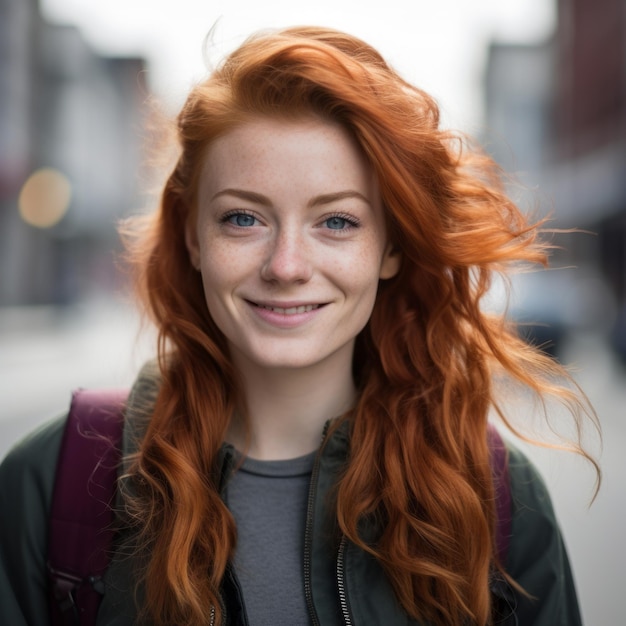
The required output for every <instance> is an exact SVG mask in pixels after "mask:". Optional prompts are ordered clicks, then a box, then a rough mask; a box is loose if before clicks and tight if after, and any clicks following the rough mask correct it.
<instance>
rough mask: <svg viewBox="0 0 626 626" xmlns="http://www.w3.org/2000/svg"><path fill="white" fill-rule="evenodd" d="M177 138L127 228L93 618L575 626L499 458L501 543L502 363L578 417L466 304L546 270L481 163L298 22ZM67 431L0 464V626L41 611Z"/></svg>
mask: <svg viewBox="0 0 626 626" xmlns="http://www.w3.org/2000/svg"><path fill="white" fill-rule="evenodd" d="M177 130H178V136H179V140H180V156H179V158H178V161H177V163H176V166H175V167H174V170H173V171H172V173H171V175H170V176H169V178H168V180H167V182H166V184H165V188H164V190H163V193H162V198H161V205H160V208H159V210H158V212H156V213H155V214H154V215H152V216H150V217H149V218H147V219H144V220H143V221H142V222H141V223H139V226H141V228H139V227H138V228H136V229H134V231H133V232H134V235H133V236H134V239H133V241H132V258H133V262H134V263H135V267H136V268H137V277H138V285H139V293H140V296H141V298H142V300H143V302H144V304H145V305H146V307H147V310H148V312H149V313H150V315H151V316H152V318H153V320H154V322H155V323H156V325H157V328H158V330H159V344H158V353H159V358H158V361H157V362H155V363H152V364H149V365H147V366H146V368H145V369H144V370H143V371H142V373H141V374H140V376H139V378H138V380H137V383H136V384H135V386H134V388H133V390H132V392H131V395H130V398H129V401H128V406H127V409H126V415H125V420H126V421H125V433H124V450H123V454H124V467H123V468H122V469H121V470H120V480H119V485H118V487H119V488H118V501H119V502H120V507H119V512H118V513H119V519H118V523H117V527H118V529H119V532H118V535H117V539H116V543H115V549H114V554H113V560H112V563H111V565H110V567H109V569H108V571H107V574H106V579H105V589H104V595H103V599H102V603H101V605H100V610H99V614H98V622H97V623H98V624H99V625H104V624H107V625H109V624H110V625H113V624H115V625H126V624H128V625H130V624H134V623H147V624H159V625H165V624H168V625H171V624H178V625H183V624H185V625H189V624H252V625H256V624H263V625H264V624H274V625H276V624H286V625H290V626H292V625H294V624H322V625H324V626H326V625H338V624H358V625H366V624H385V625H392V624H420V625H424V626H425V625H426V624H433V625H439V626H443V625H446V626H450V625H458V626H460V625H465V624H480V625H485V624H509V625H513V624H520V625H521V624H524V625H530V624H533V625H537V626H541V625H545V626H554V625H556V624H564V625H565V624H567V625H568V626H572V625H575V624H579V623H580V616H579V611H578V607H577V601H576V594H575V590H574V585H573V581H572V576H571V572H570V569H569V565H568V561H567V556H566V554H565V550H564V547H563V543H562V540H561V536H560V533H559V529H558V527H557V523H556V521H555V518H554V514H553V511H552V508H551V505H550V501H549V497H548V494H547V492H546V489H545V487H544V486H543V483H542V482H541V480H540V478H539V477H538V475H537V474H536V472H535V470H534V469H533V467H532V466H531V465H530V464H529V462H528V461H527V460H526V459H525V458H524V457H523V456H522V455H521V454H520V452H518V451H516V450H515V449H514V448H510V450H509V452H508V454H509V456H508V472H509V476H510V494H511V500H512V508H511V511H510V514H511V517H512V522H511V537H510V541H509V546H508V549H507V551H506V554H504V555H503V554H502V553H501V552H500V553H499V552H498V546H497V541H496V534H497V528H498V524H499V520H498V514H497V512H496V508H497V497H496V489H495V488H494V472H493V461H492V456H493V450H492V449H491V448H490V445H489V437H488V414H489V412H490V410H492V409H495V411H496V412H499V413H501V414H502V416H503V417H504V416H505V410H506V407H500V406H499V405H498V402H497V400H496V393H495V389H494V375H495V374H496V373H497V374H498V375H499V376H506V377H508V378H510V379H512V380H513V381H517V382H521V383H523V384H524V385H526V386H527V387H529V388H530V390H532V391H533V392H535V393H537V394H539V395H540V396H545V395H547V394H551V395H555V396H556V397H557V398H558V399H560V400H561V401H562V402H563V403H564V404H565V405H566V406H567V407H568V408H569V409H570V410H571V412H572V413H573V416H574V419H575V420H576V422H577V424H579V425H580V424H581V422H582V421H583V420H584V419H585V403H584V398H582V397H580V398H579V397H578V396H576V395H574V394H572V393H571V392H570V391H568V388H567V387H566V386H563V387H561V386H559V385H558V384H557V383H555V382H554V381H555V380H560V379H561V378H560V377H562V376H564V372H563V371H562V369H561V368H560V367H559V366H558V365H557V364H556V363H554V362H553V361H551V360H550V359H549V358H547V357H546V356H544V355H543V354H542V353H540V352H539V351H538V350H535V349H534V348H532V347H529V346H528V345H526V344H525V343H523V342H522V341H521V340H520V339H518V337H517V335H516V334H515V332H514V329H512V328H511V327H510V326H509V325H508V324H507V323H506V321H505V320H504V319H502V318H501V317H498V316H491V315H488V314H487V313H485V312H484V311H483V309H482V308H481V300H482V298H483V296H484V295H485V294H486V292H487V290H488V288H489V286H490V281H491V279H492V277H493V275H494V274H495V273H496V272H501V271H505V270H506V269H507V268H509V267H510V266H511V265H512V264H514V263H537V262H539V263H545V261H546V257H545V248H544V246H543V245H542V244H541V243H540V241H539V240H538V239H537V235H538V230H537V229H538V227H537V225H535V224H531V223H528V222H527V221H526V219H525V217H524V216H523V215H522V214H521V212H520V211H519V210H518V209H517V208H516V207H515V206H514V205H513V203H512V202H511V201H510V200H509V199H508V198H507V197H506V195H505V194H504V193H503V191H502V189H501V187H500V186H499V183H498V176H497V172H496V168H495V167H494V165H493V163H492V162H491V161H490V160H489V159H487V158H485V157H480V156H477V155H475V154H472V153H471V152H470V151H469V150H468V149H467V148H466V147H464V146H463V144H462V142H461V141H460V140H459V139H458V138H457V137H455V136H454V135H452V134H451V133H449V132H446V131H442V130H440V129H439V127H438V110H437V107H436V105H435V103H434V102H433V100H432V99H431V98H430V97H429V96H427V95H426V94H425V93H423V92H421V91H420V90H418V89H416V88H415V87H413V86H411V85H409V84H407V83H405V82H404V81H403V80H402V79H401V78H400V77H399V76H398V75H397V74H396V73H395V72H394V71H393V70H392V69H391V68H390V67H389V66H388V65H387V64H386V63H385V61H384V60H383V59H382V58H381V57H380V55H379V54H378V53H377V52H376V51H375V50H373V49H372V48H371V47H369V46H368V45H366V44H365V43H363V42H362V41H359V40H358V39H355V38H354V37H351V36H348V35H345V34H342V33H339V32H335V31H331V30H325V29H318V28H295V29H289V30H285V31H283V32H277V33H271V34H262V35H259V36H256V37H253V38H251V39H250V40H248V41H247V42H246V43H244V44H243V45H242V46H241V47H240V48H239V49H238V50H236V51H235V52H234V53H232V54H231V55H230V56H229V57H228V58H227V59H226V61H225V62H224V63H223V64H222V65H221V66H220V67H219V68H218V69H216V70H215V71H214V72H213V73H212V74H211V76H210V77H209V78H208V79H207V80H206V81H205V82H203V83H201V84H199V85H198V86H197V87H195V88H194V89H193V90H192V92H191V94H190V95H189V98H188V100H187V102H186V104H185V105H184V107H183V109H182V111H181V113H180V115H179V116H178V125H177ZM62 428H63V420H60V421H57V422H54V423H52V424H51V425H49V426H47V427H46V428H44V429H43V430H42V431H40V432H38V433H37V434H35V435H34V436H32V437H31V438H29V439H28V440H27V441H26V442H24V443H22V444H21V445H20V446H18V447H17V448H16V449H15V450H14V451H13V452H12V453H11V454H10V455H9V457H8V458H7V459H6V460H5V463H4V465H3V467H2V470H1V472H0V488H1V494H2V495H1V496H0V497H1V498H2V502H1V506H2V508H1V509H0V510H1V513H0V515H1V516H2V527H1V538H0V541H1V542H2V544H1V552H0V584H1V592H0V593H1V594H2V595H1V599H2V601H1V602H0V621H1V622H2V623H6V624H11V625H18V624H31V625H32V624H45V623H47V619H48V618H47V606H46V602H47V599H46V582H45V560H46V540H45V538H46V519H47V517H46V512H47V510H48V508H49V506H50V498H51V496H50V493H51V490H52V484H53V475H54V467H55V463H56V460H57V457H58V450H59V442H60V437H61V432H62ZM578 449H579V451H580V452H581V453H582V454H585V453H584V452H582V450H580V448H578ZM8 511H10V514H9V513H8Z"/></svg>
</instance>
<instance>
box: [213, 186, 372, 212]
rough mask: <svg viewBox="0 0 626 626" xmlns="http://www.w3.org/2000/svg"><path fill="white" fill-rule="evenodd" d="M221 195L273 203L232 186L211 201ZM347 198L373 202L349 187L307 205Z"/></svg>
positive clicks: (265, 203) (313, 205)
mask: <svg viewBox="0 0 626 626" xmlns="http://www.w3.org/2000/svg"><path fill="white" fill-rule="evenodd" d="M221 196H234V197H236V198H241V199H242V200H249V201H250V202H254V203H256V204H261V205H263V206H267V207H269V206H271V205H272V201H271V200H270V199H269V198H268V197H267V196H264V195H263V194H261V193H257V192H256V191H248V190H246V189H236V188H230V187H229V188H228V189H222V190H221V191H218V192H217V193H216V194H215V195H214V196H213V197H212V198H211V202H213V200H216V199H217V198H220V197H221ZM346 198H356V199H358V200H361V201H363V202H365V203H366V204H368V205H370V206H371V204H372V203H371V202H370V201H369V200H368V199H367V198H366V197H365V196H364V195H363V194H362V193H359V192H358V191H353V190H351V189H347V190H345V191H336V192H334V193H325V194H321V195H319V196H315V197H314V198H313V199H311V200H310V201H309V203H308V205H307V206H308V207H309V208H313V207H316V206H323V205H325V204H332V203H333V202H338V201H339V200H344V199H346Z"/></svg>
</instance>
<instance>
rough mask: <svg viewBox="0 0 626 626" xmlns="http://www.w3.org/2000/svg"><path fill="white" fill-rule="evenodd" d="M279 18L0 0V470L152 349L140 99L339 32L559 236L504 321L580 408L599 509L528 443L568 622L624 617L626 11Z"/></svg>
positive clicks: (533, 3) (392, 3) (197, 6)
mask: <svg viewBox="0 0 626 626" xmlns="http://www.w3.org/2000/svg"><path fill="white" fill-rule="evenodd" d="M313 4H314V5H315V6H312V5H313ZM294 5H297V3H293V2H286V1H282V0H267V2H264V3H253V2H252V0H229V2H226V0H215V1H214V2H202V1H201V0H179V1H178V2H175V3H174V2H169V1H168V0H151V1H148V0H124V1H123V2H122V0H110V2H107V3H88V2H84V0H42V1H41V2H38V1H37V0H0V398H1V400H0V458H2V456H4V454H5V453H6V451H7V450H8V449H9V448H10V446H11V445H12V444H13V443H14V442H15V441H16V440H18V439H19V438H20V437H21V436H23V435H24V434H25V433H27V432H28V431H30V430H32V428H34V427H36V426H37V425H38V424H40V423H41V422H43V421H45V420H47V419H49V418H51V417H52V416H54V415H56V414H58V413H60V412H62V411H63V410H65V409H66V408H67V406H68V404H69V398H70V392H71V390H72V389H74V388H77V387H97V386H127V385H129V384H130V383H131V382H132V380H133V377H134V375H135V373H136V372H137V369H138V368H139V367H140V365H141V363H142V362H143V361H144V360H145V359H146V358H147V357H148V356H150V355H151V354H152V352H153V341H152V338H153V337H152V333H151V331H150V329H149V328H148V329H144V331H143V332H140V323H139V320H138V317H137V314H136V313H135V311H134V309H133V306H132V301H131V299H130V296H129V295H128V293H127V291H128V289H127V279H126V277H125V275H124V273H123V271H121V269H120V266H121V263H120V254H121V246H120V244H119V239H118V235H117V231H116V225H117V223H118V221H119V220H120V219H123V218H124V217H126V216H129V215H132V214H136V213H137V212H140V211H143V210H146V209H148V210H149V209H150V208H152V207H153V204H154V200H153V192H154V189H155V188H157V190H158V177H157V175H156V174H155V172H154V170H153V169H152V168H151V166H150V165H149V164H150V163H151V161H152V157H153V153H154V149H155V145H157V144H158V143H159V142H160V140H161V137H160V135H159V132H158V128H157V130H156V131H155V129H154V121H155V112H154V108H153V106H152V104H151V103H152V102H153V101H154V100H155V99H156V100H157V101H158V102H159V103H160V108H161V110H162V111H163V112H165V113H168V114H172V113H175V112H176V109H177V107H179V106H180V104H181V103H182V99H183V98H184V94H185V92H186V91H187V89H188V88H189V86H190V85H191V84H192V82H193V81H194V80H196V79H198V78H199V77H201V76H202V75H203V73H204V72H205V71H206V65H207V64H209V65H210V64H211V63H213V62H215V61H216V60H217V59H218V58H219V57H220V56H221V54H223V52H225V51H228V50H230V49H232V48H233V47H235V46H236V45H237V44H238V43H240V41H241V40H242V39H243V37H244V36H246V35H248V34H250V33H251V32H253V31H255V30H258V29H260V28H267V27H277V26H285V25H293V24H302V23H315V24H323V25H328V26H333V27H337V28H340V29H344V30H347V31H348V32H351V33H353V34H356V35H358V36H361V37H362V38H363V39H365V40H366V41H368V42H370V43H372V44H373V45H374V46H376V47H377V48H379V50H380V51H381V52H382V53H383V55H384V56H385V57H387V58H388V59H389V60H390V61H391V62H392V64H393V65H394V66H395V67H396V68H397V69H398V70H399V71H400V72H401V73H402V74H403V75H404V76H405V77H406V78H407V79H408V80H409V81H411V82H413V83H415V84H417V85H419V86H420V87H422V88H424V89H425V90H426V91H428V92H430V93H432V94H433V95H434V96H435V97H436V98H437V99H438V100H439V102H440V104H441V106H442V112H443V124H444V125H445V126H447V127H451V128H456V129H459V130H461V131H463V132H467V133H468V134H470V135H472V136H474V137H477V138H478V140H479V142H480V143H482V145H484V146H485V148H486V150H487V151H488V152H489V153H490V154H492V155H493V156H494V157H495V158H496V160H497V161H498V162H499V163H500V164H501V165H502V167H503V169H504V171H505V172H507V173H509V174H510V175H511V184H510V191H511V193H512V194H513V195H514V197H515V198H516V199H517V200H518V202H519V203H520V205H521V206H523V207H524V208H525V209H526V210H528V211H532V212H534V214H536V215H537V216H539V217H544V216H549V217H550V220H551V221H550V223H549V227H551V228H555V229H558V230H561V231H567V232H561V233H559V234H555V235H554V237H553V241H554V243H555V245H556V246H557V248H556V249H555V252H554V255H553V263H552V265H553V267H554V268H557V269H551V270H549V271H545V272H537V273H530V274H520V275H517V276H515V277H514V278H513V281H512V287H513V298H512V300H511V302H510V306H509V311H510V314H511V315H512V316H513V317H514V318H516V319H517V320H518V321H519V322H520V323H521V324H522V327H521V328H523V332H524V333H525V334H526V335H527V337H528V340H529V341H533V342H536V343H539V344H542V345H545V349H546V350H548V351H549V352H550V353H551V354H552V355H553V356H554V357H555V358H558V359H559V360H560V361H561V362H563V363H564V364H566V365H568V366H570V367H572V369H573V371H574V372H575V377H576V379H577V381H578V382H579V383H580V384H581V386H582V387H583V389H584V390H585V391H586V392H587V394H588V395H589V397H590V399H591V401H592V403H593V404H594V406H595V407H596V410H597V413H598V415H599V418H600V421H601V423H602V427H603V431H604V448H603V451H602V454H601V458H600V461H601V465H602V469H603V472H604V481H603V484H602V489H601V491H600V493H599V495H598V497H597V499H596V500H595V502H594V503H593V504H592V505H591V506H589V502H590V499H591V496H592V493H593V480H594V475H593V472H592V471H591V468H590V467H589V466H588V464H586V463H585V462H583V461H582V460H581V459H579V458H577V457H575V456H573V455H570V454H565V453H560V452H559V453H556V452H553V451H546V450H544V449H538V448H531V447H528V446H526V445H525V444H524V445H523V447H524V449H525V450H527V451H528V453H529V454H530V455H531V456H532V458H533V459H534V460H535V461H536V463H537V464H538V465H539V467H540V469H541V471H542V473H543V475H544V477H545V478H546V481H547V482H548V485H549V488H550V490H551V493H552V496H553V499H554V503H555V507H556V510H557V515H558V517H559V519H560V521H561V524H562V527H563V530H564V534H565V538H566V542H567V544H568V547H569V551H570V556H571V559H572V561H573V565H574V571H575V575H576V579H577V583H578V588H579V594H580V597H581V604H582V609H583V613H584V617H585V623H586V624H587V625H588V626H617V625H619V624H623V623H625V621H626V620H625V619H624V617H623V613H624V609H623V607H622V595H621V594H622V593H623V587H624V580H625V576H624V573H623V566H624V563H626V540H625V539H624V537H623V528H624V525H625V521H626V486H625V484H626V454H624V451H625V450H626V420H625V419H624V418H625V417H626V2H624V0H475V2H471V3H469V2H465V1H464V0H441V1H440V2H438V3H432V2H425V1H422V0H419V1H418V0H416V1H414V2H411V3H407V2H406V1H405V0H389V1H388V2H385V3H383V4H381V3H380V2H377V3H374V2H370V1H369V0H361V1H360V2H356V0H354V1H346V2H337V1H336V0H335V1H333V2H331V1H330V0H318V2H316V3H311V6H305V7H302V6H294ZM433 5H436V6H433ZM214 24H217V25H216V28H215V31H214V33H213V36H212V37H213V38H212V39H211V40H210V41H207V42H206V44H203V40H204V37H205V36H206V34H207V32H208V31H209V30H210V29H211V27H212V26H213V25H214ZM203 45H204V46H205V47H204V48H203ZM572 229H578V231H579V232H576V233H573V232H571V230H572ZM497 287H498V286H496V288H494V293H493V298H492V302H491V306H495V307H498V306H502V303H503V299H502V293H501V292H500V290H499V289H498V288H497ZM520 445H522V444H520ZM592 451H593V452H598V453H599V448H598V446H597V445H593V440H592Z"/></svg>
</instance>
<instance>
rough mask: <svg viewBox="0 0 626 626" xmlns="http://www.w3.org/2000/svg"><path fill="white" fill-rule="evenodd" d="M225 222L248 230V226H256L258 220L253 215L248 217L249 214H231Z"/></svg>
mask: <svg viewBox="0 0 626 626" xmlns="http://www.w3.org/2000/svg"><path fill="white" fill-rule="evenodd" d="M225 221H227V222H229V223H230V224H233V225H234V226H239V227H241V228H246V227H248V226H254V223H255V222H256V218H255V217H254V216H253V215H248V214H247V213H231V214H230V215H227V216H226V220H225Z"/></svg>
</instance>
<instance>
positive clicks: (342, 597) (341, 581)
mask: <svg viewBox="0 0 626 626" xmlns="http://www.w3.org/2000/svg"><path fill="white" fill-rule="evenodd" d="M347 546H348V541H347V539H346V537H345V535H344V536H343V537H341V543H340V544H339V552H338V554H337V588H338V589H339V603H340V605H341V614H342V615H343V621H344V623H345V625H346V626H352V624H353V622H352V615H351V614H350V604H349V603H348V594H347V591H346V577H345V573H346V572H345V558H346V548H347Z"/></svg>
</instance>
